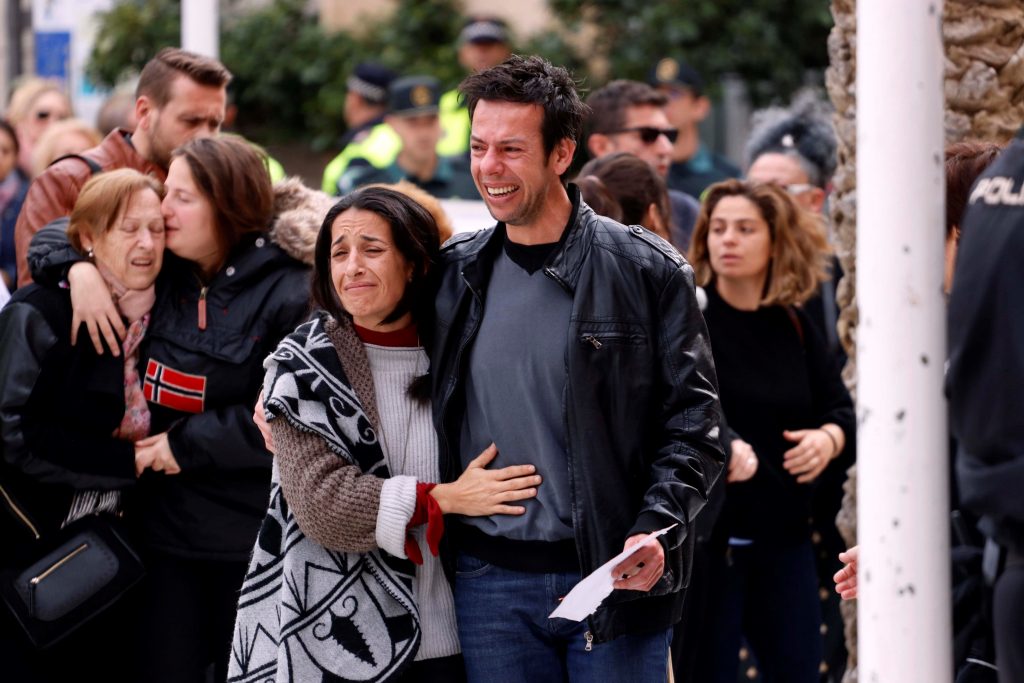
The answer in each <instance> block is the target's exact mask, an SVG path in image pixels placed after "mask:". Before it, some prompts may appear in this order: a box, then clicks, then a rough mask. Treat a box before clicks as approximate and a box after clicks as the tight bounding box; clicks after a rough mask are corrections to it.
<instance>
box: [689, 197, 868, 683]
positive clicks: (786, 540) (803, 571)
mask: <svg viewBox="0 0 1024 683" xmlns="http://www.w3.org/2000/svg"><path fill="white" fill-rule="evenodd" d="M826 257H827V245H826V242H825V237H824V232H823V231H822V230H821V228H820V226H819V225H818V224H817V223H816V222H815V219H814V217H813V216H812V215H811V214H809V213H805V212H804V211H803V210H802V209H800V208H799V207H798V206H797V205H796V204H795V203H794V202H793V200H792V199H791V198H790V197H789V195H787V194H786V192H785V190H782V189H780V188H778V187H775V186H773V185H756V184H750V183H744V182H741V181H737V180H729V181H726V182H723V183H718V184H716V185H713V186H712V187H711V188H709V190H708V193H707V198H706V200H705V203H704V205H703V207H702V208H701V213H700V215H699V217H698V219H697V224H696V227H695V230H694V236H693V241H692V243H691V246H690V253H689V258H690V262H691V263H692V265H693V268H694V271H695V274H696V281H697V283H698V284H699V285H702V286H704V287H705V288H706V291H707V297H708V304H707V309H706V310H705V311H704V316H705V320H706V321H707V325H708V332H709V334H710V337H711V346H712V351H713V353H714V357H715V366H716V368H717V371H718V380H719V385H720V395H721V400H722V409H723V411H724V413H725V417H726V421H727V422H728V425H729V426H728V428H727V431H726V433H725V436H724V439H723V440H724V441H725V444H726V445H727V446H728V449H729V451H731V462H730V473H732V472H734V471H738V470H740V469H743V468H749V467H750V466H751V465H753V460H755V459H756V461H757V463H756V464H757V469H756V472H755V473H754V475H753V476H752V477H750V478H749V479H747V480H742V481H741V480H739V479H740V478H738V477H735V476H730V477H729V482H730V483H729V484H728V488H727V492H726V502H725V507H724V509H723V511H722V515H721V517H720V518H719V520H718V524H717V527H716V530H715V536H716V537H717V538H720V539H721V541H722V542H721V545H720V546H719V547H721V548H722V549H723V552H722V553H720V554H719V555H718V557H717V560H718V561H719V562H720V563H721V567H720V571H712V572H711V577H712V578H711V581H710V584H711V585H710V586H709V588H710V589H711V590H710V615H709V619H710V626H711V629H710V638H711V640H712V642H711V643H710V647H708V648H704V649H705V651H706V652H707V654H708V656H709V662H708V663H707V664H706V667H707V670H705V671H703V672H702V674H703V675H701V676H699V680H708V681H712V680H715V681H730V682H732V681H735V680H736V667H737V657H738V652H739V648H740V644H741V638H742V637H746V640H747V642H748V643H749V644H750V646H751V649H752V650H753V652H754V655H755V656H756V658H757V662H758V667H759V669H760V671H761V674H762V680H763V681H765V683H769V682H771V681H801V682H802V681H807V682H808V683H811V682H814V681H817V680H818V676H819V674H818V666H819V663H820V661H821V650H822V644H821V636H820V633H819V628H820V624H821V613H820V608H819V605H818V597H817V579H816V574H815V565H814V557H813V553H812V548H811V531H810V525H809V516H810V497H811V492H812V487H813V484H814V482H815V481H816V480H817V479H818V477H819V476H821V474H822V473H823V472H824V471H825V469H826V468H827V467H828V466H829V464H830V463H831V462H832V461H833V460H835V459H836V458H837V457H838V456H839V455H840V454H841V453H842V452H843V449H844V448H845V447H846V443H847V440H848V439H850V438H852V436H853V433H854V415H853V405H852V402H851V400H850V396H849V393H848V392H847V391H846V388H845V386H844V385H843V383H842V380H841V378H840V377H839V373H838V370H837V369H836V367H835V365H834V364H833V363H831V362H830V361H829V355H828V351H827V347H826V344H825V341H824V340H823V339H822V338H821V336H820V334H819V333H818V332H817V330H816V328H815V327H814V326H813V325H811V324H810V323H809V322H808V319H807V317H806V315H805V313H804V312H803V311H802V310H801V309H800V308H799V306H800V305H801V304H802V303H803V302H804V301H806V300H807V299H808V298H809V297H810V296H811V295H812V294H813V293H814V291H815V290H816V288H817V286H818V283H819V282H820V281H821V280H823V279H824V278H825V275H826V270H825V263H826Z"/></svg>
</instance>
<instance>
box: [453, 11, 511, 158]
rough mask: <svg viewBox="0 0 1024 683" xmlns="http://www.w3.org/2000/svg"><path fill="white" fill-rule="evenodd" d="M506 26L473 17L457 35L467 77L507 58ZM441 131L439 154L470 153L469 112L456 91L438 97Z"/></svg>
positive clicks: (492, 18) (486, 18)
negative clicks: (442, 134) (442, 132)
mask: <svg viewBox="0 0 1024 683" xmlns="http://www.w3.org/2000/svg"><path fill="white" fill-rule="evenodd" d="M509 45H510V42H509V34H508V24H506V23H505V21H504V20H503V19H499V18H498V17H492V16H472V17H469V18H468V19H466V22H465V24H463V26H462V30H461V31H460V32H459V64H461V65H462V68H463V69H465V70H466V73H467V74H475V73H479V72H480V71H483V70H485V69H490V68H491V67H492V66H497V65H498V64H501V63H502V62H503V61H505V60H506V59H508V58H509V55H511V54H512V49H511V47H510V46H509ZM440 113H441V128H442V129H443V130H444V137H443V138H441V142H440V143H439V144H438V147H437V151H438V153H439V154H443V155H447V156H452V155H455V154H468V153H469V110H467V109H466V104H465V102H463V100H462V98H461V96H460V95H459V91H458V89H457V88H453V89H451V90H449V91H448V92H446V93H445V94H444V95H442V96H441V102H440Z"/></svg>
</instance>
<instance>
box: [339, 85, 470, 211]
mask: <svg viewBox="0 0 1024 683" xmlns="http://www.w3.org/2000/svg"><path fill="white" fill-rule="evenodd" d="M389 92H390V103H391V109H390V111H389V112H388V114H387V115H386V116H385V117H384V121H385V123H387V125H389V126H390V127H391V128H392V130H394V131H395V133H397V135H398V137H399V139H400V140H401V151H400V152H399V153H398V156H397V157H396V158H395V160H394V161H393V162H392V163H391V164H389V165H388V166H386V167H384V168H375V167H374V166H370V165H350V166H349V168H348V170H346V171H345V173H343V174H342V176H341V178H340V179H339V180H338V188H339V190H340V191H341V192H342V193H347V192H351V191H352V190H354V189H355V188H357V187H360V186H362V185H370V184H372V183H397V182H399V181H400V180H409V181H411V182H412V183H415V184H416V185H418V186H419V187H420V188H422V189H423V190H425V191H426V192H429V193H430V194H432V195H433V196H435V197H437V198H438V199H473V200H479V199H480V194H479V192H477V189H476V185H475V184H474V183H473V176H472V175H470V171H469V162H468V161H467V160H466V158H465V157H464V156H461V155H460V156H455V157H444V156H441V155H439V154H438V153H437V144H438V141H439V140H440V139H441V136H442V131H441V123H440V121H439V119H438V96H439V94H440V84H439V83H438V81H437V79H436V78H432V77H430V76H409V77H407V78H400V79H398V80H396V81H394V82H393V83H392V84H391V87H390V89H389Z"/></svg>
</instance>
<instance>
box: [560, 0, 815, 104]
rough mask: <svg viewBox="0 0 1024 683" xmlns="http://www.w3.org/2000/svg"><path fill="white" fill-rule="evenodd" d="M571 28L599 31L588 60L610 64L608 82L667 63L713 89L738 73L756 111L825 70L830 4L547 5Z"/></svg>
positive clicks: (713, 0)
mask: <svg viewBox="0 0 1024 683" xmlns="http://www.w3.org/2000/svg"><path fill="white" fill-rule="evenodd" d="M549 3H550V6H551V8H552V10H553V11H554V12H555V13H556V14H557V15H558V16H559V18H561V20H562V21H563V22H564V23H565V24H566V25H567V26H568V27H569V28H570V29H571V30H577V29H579V28H580V27H581V26H582V24H583V22H584V21H587V22H591V23H593V24H595V25H596V26H597V27H598V29H599V30H598V34H599V35H600V39H599V41H595V43H594V44H592V45H591V46H590V50H589V52H590V54H589V55H587V57H588V58H589V57H598V58H601V59H604V60H607V63H608V64H609V73H608V76H609V77H614V78H634V79H644V78H646V77H647V73H648V71H649V70H650V68H651V66H652V65H654V64H655V63H657V61H658V60H659V59H661V58H662V57H667V56H675V57H678V58H682V59H683V60H685V61H687V62H688V63H690V64H691V65H693V66H694V67H695V68H696V69H697V70H698V71H700V72H701V73H702V74H703V75H704V77H705V79H706V80H707V81H708V82H709V83H712V84H713V83H714V81H715V80H717V77H718V76H721V75H722V74H725V73H730V72H731V73H736V74H738V75H739V76H740V77H741V78H743V79H744V80H745V81H746V83H747V86H748V88H749V90H750V93H751V96H752V99H753V100H754V103H755V104H764V103H766V102H768V101H771V100H773V99H778V98H786V97H788V95H790V94H791V93H792V92H793V90H795V89H796V88H798V87H800V86H801V85H802V84H803V83H804V78H805V74H806V73H807V71H808V70H815V69H824V68H825V67H826V66H827V65H828V53H827V49H826V41H827V38H828V33H829V30H830V29H831V27H832V17H831V15H830V13H829V2H828V0H787V1H786V2H781V1H780V0H676V1H675V2H650V0H549Z"/></svg>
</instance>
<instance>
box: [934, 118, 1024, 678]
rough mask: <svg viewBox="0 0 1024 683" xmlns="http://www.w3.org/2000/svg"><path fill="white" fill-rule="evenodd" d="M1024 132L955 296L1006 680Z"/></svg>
mask: <svg viewBox="0 0 1024 683" xmlns="http://www.w3.org/2000/svg"><path fill="white" fill-rule="evenodd" d="M1022 188H1024V140H1022V139H1021V134H1020V133H1018V137H1017V140H1015V141H1014V142H1013V143H1012V144H1011V145H1010V146H1009V147H1008V148H1007V149H1006V151H1005V152H1003V154H1002V155H1001V156H1000V157H999V158H998V159H997V160H996V161H995V162H994V163H993V164H992V165H991V166H989V168H988V170H986V171H985V173H984V174H982V176H981V178H980V179H979V180H978V182H977V183H976V184H975V185H974V188H973V189H972V191H971V195H970V199H969V201H968V205H967V210H966V212H965V213H964V217H963V221H962V222H961V224H960V226H961V237H960V247H959V251H958V255H957V266H956V274H955V277H954V279H953V292H952V295H951V298H950V303H949V371H948V373H947V375H946V381H947V385H946V389H947V393H948V394H949V399H950V416H951V424H952V431H953V435H954V437H955V438H956V439H957V442H958V444H959V447H958V451H957V462H956V470H957V481H958V484H959V487H960V499H961V503H962V504H963V505H964V506H965V507H967V508H968V509H970V510H971V511H973V512H975V513H977V514H979V515H981V522H980V524H979V528H980V529H981V530H982V531H983V532H984V533H985V535H986V536H987V537H988V538H989V539H990V540H991V542H992V544H991V545H990V547H992V548H994V547H996V546H998V547H999V548H1001V550H1002V553H1001V554H1002V556H1003V559H1002V561H1001V562H996V563H994V564H993V566H992V569H993V571H992V572H991V573H992V574H993V575H995V574H996V573H997V572H998V570H999V568H1000V565H1002V571H1001V573H1000V574H998V578H996V579H995V586H994V595H993V606H994V610H993V627H994V631H995V640H996V665H997V666H998V667H999V681H1000V683H1011V681H1012V682H1014V683H1019V682H1020V681H1024V648H1021V643H1024V497H1022V496H1021V491H1024V412H1022V410H1021V406H1022V405H1024V343H1022V341H1021V340H1022V339H1024V268H1021V261H1022V260H1024V191H1022Z"/></svg>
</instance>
